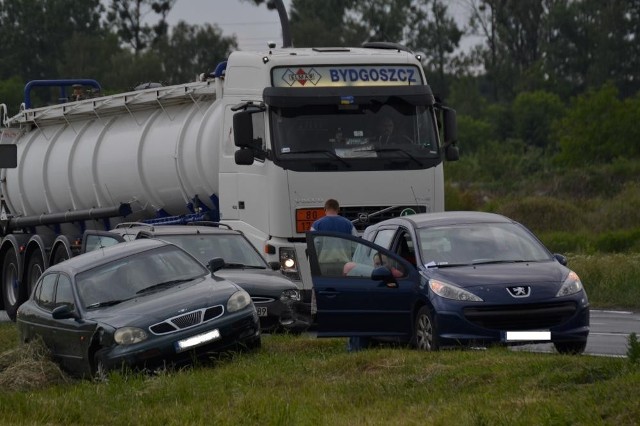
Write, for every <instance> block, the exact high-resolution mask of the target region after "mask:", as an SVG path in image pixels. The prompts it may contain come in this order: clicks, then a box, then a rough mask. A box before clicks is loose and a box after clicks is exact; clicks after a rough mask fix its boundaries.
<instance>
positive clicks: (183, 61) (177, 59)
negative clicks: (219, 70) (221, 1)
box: [155, 21, 238, 84]
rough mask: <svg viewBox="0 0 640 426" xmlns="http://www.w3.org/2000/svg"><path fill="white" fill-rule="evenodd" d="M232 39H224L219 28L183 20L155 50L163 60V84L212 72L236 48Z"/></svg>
mask: <svg viewBox="0 0 640 426" xmlns="http://www.w3.org/2000/svg"><path fill="white" fill-rule="evenodd" d="M237 47H238V46H237V42H236V39H235V37H223V36H222V30H221V29H220V28H219V27H218V26H212V25H210V24H206V25H204V26H198V25H189V24H187V23H186V22H184V21H180V22H178V24H177V25H176V26H175V27H174V28H173V29H172V31H171V36H170V37H168V39H167V40H166V41H165V42H163V43H162V44H160V45H158V46H157V49H155V51H156V52H157V54H158V56H159V57H160V59H161V61H162V64H163V65H162V69H163V75H164V79H163V80H164V81H165V82H167V83H171V84H178V83H185V82H188V81H194V79H195V78H196V76H198V75H199V74H200V73H203V72H208V71H209V72H210V71H213V69H214V68H215V66H216V65H217V64H218V63H219V62H221V61H224V60H226V58H227V57H228V56H229V54H230V53H231V52H232V51H233V50H236V49H237Z"/></svg>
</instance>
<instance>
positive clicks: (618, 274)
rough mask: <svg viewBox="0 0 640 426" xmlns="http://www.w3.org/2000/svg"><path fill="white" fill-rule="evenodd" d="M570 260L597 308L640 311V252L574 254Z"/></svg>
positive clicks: (590, 300) (590, 301) (571, 266)
mask: <svg viewBox="0 0 640 426" xmlns="http://www.w3.org/2000/svg"><path fill="white" fill-rule="evenodd" d="M568 262H569V264H568V266H569V268H571V269H573V270H574V271H575V272H576V273H577V274H578V276H579V277H580V280H581V281H582V284H583V285H584V288H585V290H586V291H587V296H588V297H589V303H590V304H591V306H592V307H593V308H598V309H626V310H632V311H640V253H636V254H599V255H571V256H569V258H568Z"/></svg>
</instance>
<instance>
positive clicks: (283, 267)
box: [280, 247, 300, 280]
mask: <svg viewBox="0 0 640 426" xmlns="http://www.w3.org/2000/svg"><path fill="white" fill-rule="evenodd" d="M280 271H281V272H282V273H283V274H284V276H286V277H288V278H289V279H292V280H300V270H299V269H298V257H297V256H296V250H295V249H294V248H293V247H280Z"/></svg>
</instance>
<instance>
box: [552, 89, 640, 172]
mask: <svg viewBox="0 0 640 426" xmlns="http://www.w3.org/2000/svg"><path fill="white" fill-rule="evenodd" d="M639 112H640V94H639V95H636V96H635V97H633V98H629V99H627V100H626V101H621V100H620V99H619V92H618V89H617V88H616V87H615V86H614V85H613V84H607V85H605V86H603V87H602V88H600V89H598V90H589V91H588V92H587V93H585V94H584V95H581V96H578V97H577V98H575V99H574V100H573V102H572V106H571V108H569V109H568V111H567V114H566V116H565V117H564V118H563V119H562V120H560V121H558V122H557V123H556V125H555V126H554V133H555V135H554V136H555V137H556V138H557V140H558V142H559V144H560V153H559V154H558V156H557V158H556V159H557V161H558V162H559V163H560V164H562V165H569V166H580V165H585V164H599V163H609V162H611V161H613V160H614V159H616V158H640V147H639V145H638V143H637V142H636V141H637V140H638V137H640V130H638V125H637V121H638V113H639Z"/></svg>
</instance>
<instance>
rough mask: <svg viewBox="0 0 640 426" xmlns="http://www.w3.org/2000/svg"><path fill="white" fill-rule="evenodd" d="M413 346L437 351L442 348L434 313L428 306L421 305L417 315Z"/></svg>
mask: <svg viewBox="0 0 640 426" xmlns="http://www.w3.org/2000/svg"><path fill="white" fill-rule="evenodd" d="M411 346H413V347H414V348H415V349H417V350H419V351H437V350H438V349H440V344H439V342H438V335H437V329H436V324H435V321H434V319H433V313H432V312H431V310H430V309H429V308H428V307H426V306H423V307H421V308H420V310H419V311H418V314H417V315H416V318H415V322H414V326H413V338H412V339H411Z"/></svg>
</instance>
